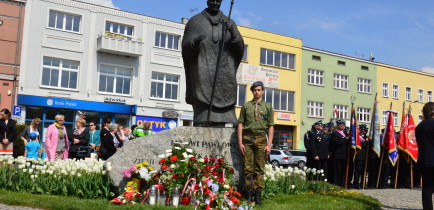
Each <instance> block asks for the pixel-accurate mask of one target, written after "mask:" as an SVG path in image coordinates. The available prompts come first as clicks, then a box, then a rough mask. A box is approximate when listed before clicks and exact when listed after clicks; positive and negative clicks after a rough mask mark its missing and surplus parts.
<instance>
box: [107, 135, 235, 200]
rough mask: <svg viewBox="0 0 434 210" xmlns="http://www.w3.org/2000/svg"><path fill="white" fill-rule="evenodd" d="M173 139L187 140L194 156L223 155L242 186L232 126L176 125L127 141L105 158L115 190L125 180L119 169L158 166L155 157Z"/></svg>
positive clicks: (162, 152) (166, 147)
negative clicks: (142, 164)
mask: <svg viewBox="0 0 434 210" xmlns="http://www.w3.org/2000/svg"><path fill="white" fill-rule="evenodd" d="M175 141H183V142H186V141H188V142H190V146H189V147H190V148H191V149H193V150H194V151H195V152H196V153H197V156H196V158H204V157H208V158H209V157H211V156H213V157H215V158H216V159H217V158H219V157H222V156H223V155H224V156H225V159H226V160H227V161H228V162H229V164H231V165H232V167H233V168H234V169H235V174H234V181H235V183H237V184H238V185H242V182H239V180H240V176H242V175H243V162H242V161H243V157H242V155H241V153H240V152H239V148H238V141H237V137H236V132H235V129H233V128H204V127H177V128H174V129H170V130H166V131H162V132H159V133H156V134H153V135H150V136H145V137H141V138H138V139H134V140H131V141H129V142H128V143H126V144H125V145H124V146H123V147H122V149H121V150H119V151H118V152H116V154H114V155H113V156H112V157H110V158H109V159H108V160H107V161H108V162H111V163H112V168H113V169H112V170H111V171H110V173H109V175H110V178H111V182H112V184H113V186H114V187H115V188H116V191H117V192H116V193H119V192H122V190H123V188H124V186H125V184H126V181H127V179H125V178H124V177H123V175H122V171H123V170H125V169H127V168H129V167H130V166H131V165H134V164H138V163H141V162H144V161H147V162H149V163H150V164H151V165H152V167H153V168H155V169H160V167H161V166H160V165H159V164H158V161H159V160H160V158H158V156H159V155H161V154H165V151H166V150H168V149H171V148H172V143H173V142H175ZM241 180H242V179H241Z"/></svg>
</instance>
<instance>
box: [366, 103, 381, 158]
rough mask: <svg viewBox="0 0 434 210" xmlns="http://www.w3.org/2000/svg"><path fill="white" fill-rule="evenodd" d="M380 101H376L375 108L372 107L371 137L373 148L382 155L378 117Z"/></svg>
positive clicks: (378, 154)
mask: <svg viewBox="0 0 434 210" xmlns="http://www.w3.org/2000/svg"><path fill="white" fill-rule="evenodd" d="M377 104H378V101H375V102H374V108H373V109H372V112H373V113H372V116H373V118H372V120H371V128H370V129H371V130H370V132H369V136H370V138H372V150H373V151H374V152H375V154H377V156H378V157H380V151H381V136H380V118H379V117H378V108H377Z"/></svg>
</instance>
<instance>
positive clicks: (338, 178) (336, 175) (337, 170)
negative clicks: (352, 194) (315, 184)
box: [333, 159, 346, 187]
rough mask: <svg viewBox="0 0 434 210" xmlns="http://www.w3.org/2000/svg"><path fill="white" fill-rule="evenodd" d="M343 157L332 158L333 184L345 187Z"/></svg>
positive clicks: (344, 161)
mask: <svg viewBox="0 0 434 210" xmlns="http://www.w3.org/2000/svg"><path fill="white" fill-rule="evenodd" d="M345 164H346V160H345V159H335V160H333V166H334V168H333V184H335V185H339V186H341V187H345V172H346V171H345V169H346V168H345V167H346V166H345Z"/></svg>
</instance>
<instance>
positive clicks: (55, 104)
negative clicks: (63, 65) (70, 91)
mask: <svg viewBox="0 0 434 210" xmlns="http://www.w3.org/2000/svg"><path fill="white" fill-rule="evenodd" d="M18 104H20V105H29V106H42V107H52V108H65V109H79V110H86V111H100V112H115V113H120V114H131V112H132V111H134V109H133V106H131V105H125V104H116V103H102V102H94V101H82V100H72V99H65V98H53V97H40V96H30V95H21V94H19V95H18Z"/></svg>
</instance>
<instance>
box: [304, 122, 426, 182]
mask: <svg viewBox="0 0 434 210" xmlns="http://www.w3.org/2000/svg"><path fill="white" fill-rule="evenodd" d="M345 125H346V123H345V121H343V120H338V121H337V122H336V127H335V124H334V123H333V122H330V123H326V124H323V123H322V121H318V122H316V123H314V125H312V129H311V130H309V131H308V132H307V133H306V134H305V135H304V144H305V147H306V159H307V167H310V168H316V169H318V170H321V169H322V170H324V172H325V176H326V177H327V180H328V181H329V182H330V183H332V184H335V185H339V186H342V187H345V186H347V187H348V188H356V189H360V188H362V187H365V188H391V187H395V186H394V183H395V177H396V174H397V173H396V171H397V170H398V174H399V176H398V177H397V187H399V188H409V187H410V185H411V184H410V183H411V180H410V177H411V176H410V170H411V169H410V161H413V160H412V159H411V158H409V157H408V155H407V154H406V153H401V155H400V158H401V160H400V164H399V168H397V165H395V166H392V164H391V162H390V161H389V158H388V156H387V155H384V157H383V159H382V160H380V157H379V152H380V151H374V149H373V147H372V146H373V144H372V139H371V138H369V136H368V135H367V134H368V127H367V126H366V125H364V124H362V125H359V135H360V136H359V139H360V142H361V150H357V151H356V150H354V149H349V143H350V141H351V136H350V133H349V129H348V127H346V126H345ZM395 136H396V137H399V134H398V133H397V135H395ZM396 140H398V139H396ZM383 149H384V148H383ZM354 153H355V154H354ZM380 162H382V164H380ZM380 167H381V169H380ZM347 168H348V169H347ZM379 173H380V176H378V175H379ZM346 178H347V179H346ZM419 180H420V173H419V170H417V167H416V164H415V167H414V168H413V183H414V186H416V187H418V186H420V181H419ZM363 181H365V182H363Z"/></svg>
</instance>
